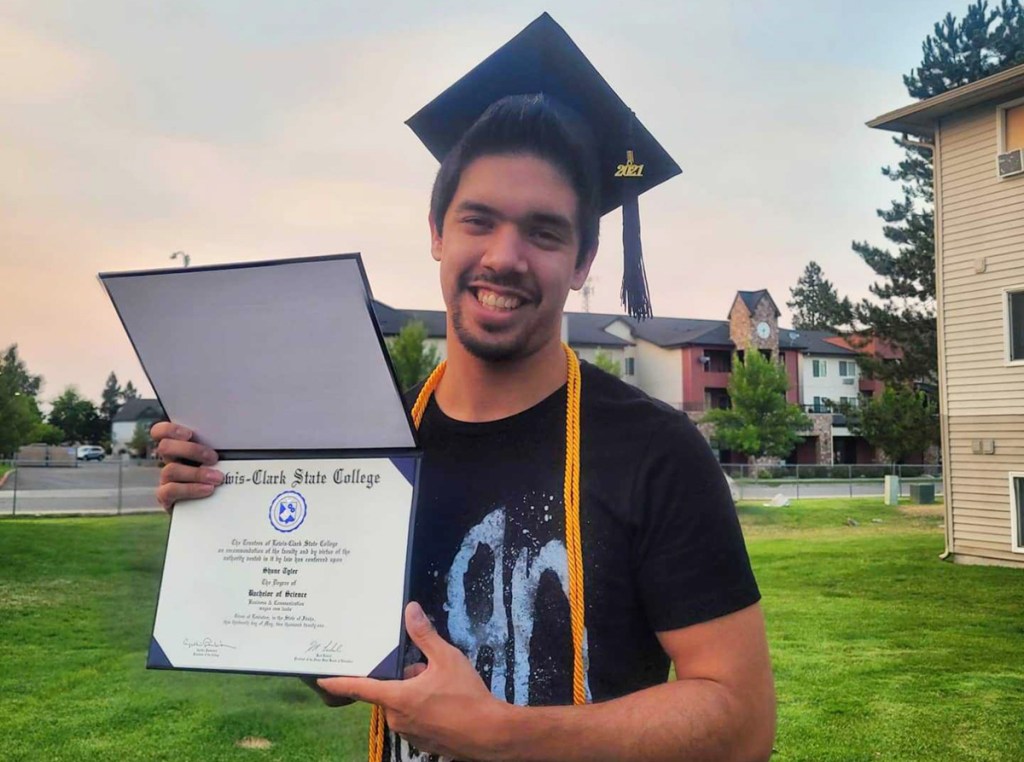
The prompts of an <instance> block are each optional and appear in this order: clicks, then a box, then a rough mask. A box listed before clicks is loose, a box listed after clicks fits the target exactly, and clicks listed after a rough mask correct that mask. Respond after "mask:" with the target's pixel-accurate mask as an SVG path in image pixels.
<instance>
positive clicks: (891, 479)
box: [885, 476, 900, 505]
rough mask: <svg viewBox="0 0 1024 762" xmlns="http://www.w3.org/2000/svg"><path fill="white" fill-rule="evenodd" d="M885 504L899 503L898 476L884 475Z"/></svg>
mask: <svg viewBox="0 0 1024 762" xmlns="http://www.w3.org/2000/svg"><path fill="white" fill-rule="evenodd" d="M885 504H886V505H899V504H900V477H898V476H887V477H885Z"/></svg>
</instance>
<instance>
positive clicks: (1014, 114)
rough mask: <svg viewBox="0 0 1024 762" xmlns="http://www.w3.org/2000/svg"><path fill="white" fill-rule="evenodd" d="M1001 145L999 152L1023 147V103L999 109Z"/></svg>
mask: <svg viewBox="0 0 1024 762" xmlns="http://www.w3.org/2000/svg"><path fill="white" fill-rule="evenodd" d="M1001 116H1002V125H1001V127H1002V133H1003V147H1002V151H1001V153H1005V152H1006V151H1014V150H1016V149H1018V148H1024V103H1019V104H1017V105H1015V106H1010V107H1009V108H1004V109H1002V110H1001Z"/></svg>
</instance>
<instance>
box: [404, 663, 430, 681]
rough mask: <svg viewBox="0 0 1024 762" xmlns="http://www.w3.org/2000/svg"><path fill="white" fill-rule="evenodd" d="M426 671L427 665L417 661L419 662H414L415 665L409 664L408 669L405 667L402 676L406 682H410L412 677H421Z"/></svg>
mask: <svg viewBox="0 0 1024 762" xmlns="http://www.w3.org/2000/svg"><path fill="white" fill-rule="evenodd" d="M426 671H427V665H426V664H424V663H423V662H421V661H419V662H416V663H415V664H410V665H409V666H408V667H406V668H405V671H404V672H403V675H402V676H403V677H404V678H405V679H406V680H411V679H412V678H414V677H417V676H419V675H422V674H423V673H424V672H426Z"/></svg>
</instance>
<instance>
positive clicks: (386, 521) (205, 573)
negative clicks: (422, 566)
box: [149, 455, 418, 678]
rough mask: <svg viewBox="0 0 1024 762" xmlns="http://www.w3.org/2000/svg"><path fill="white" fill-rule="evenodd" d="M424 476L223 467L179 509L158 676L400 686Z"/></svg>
mask: <svg viewBox="0 0 1024 762" xmlns="http://www.w3.org/2000/svg"><path fill="white" fill-rule="evenodd" d="M417 466H418V457H416V456H409V455H406V456H396V457H373V458H335V459H326V458H316V459H272V460H242V461H238V460H236V461H231V462H223V463H221V468H222V469H223V470H224V471H225V481H224V484H223V485H221V486H220V487H219V488H218V489H217V491H216V492H215V493H214V495H213V496H211V497H210V498H208V499H206V500H201V501H195V502H186V503H182V504H180V505H178V506H177V507H175V509H174V514H173V518H172V520H171V529H170V534H169V537H168V541H167V553H166V557H165V560H164V575H163V584H162V586H161V588H160V595H159V600H158V602H157V612H156V623H155V626H154V628H153V639H152V642H151V646H150V652H149V666H151V667H156V668H178V669H212V670H231V671H242V672H258V673H278V674H295V675H298V674H306V675H359V676H366V675H371V676H375V677H386V678H394V677H398V676H399V666H400V659H399V654H400V646H401V636H402V602H403V601H404V600H405V585H406V575H405V557H406V547H407V544H408V541H409V532H410V526H411V521H412V509H413V498H414V483H415V474H416V469H417Z"/></svg>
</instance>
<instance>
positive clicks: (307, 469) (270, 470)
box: [100, 254, 420, 678]
mask: <svg viewBox="0 0 1024 762" xmlns="http://www.w3.org/2000/svg"><path fill="white" fill-rule="evenodd" d="M100 281H101V282H102V284H103V286H104V288H105V289H106V290H107V293H108V294H109V296H110V299H111V301H112V303H113V304H114V307H115V309H116V310H117V314H118V317H119V318H120V319H121V322H122V323H123V324H124V327H125V332H126V333H127V334H128V337H129V338H130V339H131V342H132V346H133V348H134V349H135V352H136V354H137V355H138V356H139V361H140V362H141V363H142V367H143V369H144V370H145V371H146V375H147V377H148V378H149V381H150V384H151V385H152V386H153V389H154V391H156V393H157V396H158V397H159V398H160V401H161V404H162V405H163V408H164V410H165V411H167V414H168V415H169V416H170V418H171V420H172V421H175V422H177V423H181V424H183V425H185V426H186V427H188V428H189V429H191V430H192V431H193V432H195V435H194V440H195V441H196V442H198V443H200V444H204V445H207V446H208V447H210V448H212V449H214V450H216V451H217V453H218V454H219V456H220V462H219V465H218V467H219V468H220V469H221V470H222V471H224V472H225V474H226V479H225V482H224V484H222V485H221V486H219V487H218V488H217V490H216V491H215V492H214V494H213V496H211V497H208V498H205V499H203V500H197V501H195V502H185V503H182V504H180V505H178V506H176V507H175V510H174V514H173V517H172V519H171V528H170V532H169V535H168V541H167V551H166V557H165V561H164V571H163V577H162V580H161V586H160V594H159V597H158V602H157V612H156V618H155V622H154V627H153V637H152V640H151V645H150V650H149V656H148V660H147V666H149V667H152V668H164V669H198V670H220V671H238V672H256V673H269V674H296V675H353V676H365V675H371V676H374V677H382V678H398V677H401V659H400V658H399V654H401V652H402V645H403V643H402V638H403V637H404V636H403V629H402V614H403V609H404V603H405V600H406V587H405V583H406V574H407V572H406V569H407V563H408V549H409V547H410V544H411V526H412V520H413V509H414V505H415V495H416V483H417V481H416V480H417V478H418V473H419V468H418V465H419V458H420V452H419V450H418V449H417V446H416V434H415V430H414V427H413V425H412V420H411V418H410V417H409V414H408V412H407V410H406V409H405V405H404V403H403V399H402V394H401V391H400V390H399V388H398V383H397V381H396V378H395V374H394V369H393V368H392V367H391V364H390V362H389V359H388V355H387V352H386V351H385V346H384V340H383V337H382V336H381V332H380V329H379V326H378V325H377V321H376V317H375V314H374V312H373V309H372V299H371V296H370V288H369V283H368V282H367V280H366V273H365V271H364V270H363V266H362V260H361V258H360V257H359V255H358V254H341V255H332V256H327V257H310V258H305V259H290V260H277V261H272V262H248V263H242V264H235V265H215V266H210V267H192V268H186V269H176V270H175V269H172V270H150V271H144V272H125V273H105V274H101V275H100Z"/></svg>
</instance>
